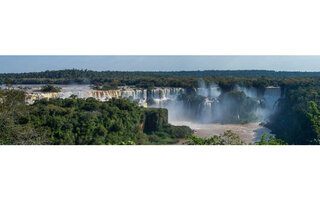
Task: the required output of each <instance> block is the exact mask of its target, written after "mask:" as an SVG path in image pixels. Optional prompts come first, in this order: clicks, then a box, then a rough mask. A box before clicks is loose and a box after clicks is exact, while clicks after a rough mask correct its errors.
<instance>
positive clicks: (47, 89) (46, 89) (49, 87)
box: [40, 85, 61, 93]
mask: <svg viewBox="0 0 320 200" xmlns="http://www.w3.org/2000/svg"><path fill="white" fill-rule="evenodd" d="M40 91H41V92H43V93H50V92H61V88H59V87H55V86H53V85H45V86H43V87H42V88H41V89H40Z"/></svg>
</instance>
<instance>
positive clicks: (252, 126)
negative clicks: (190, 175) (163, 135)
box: [170, 121, 270, 144]
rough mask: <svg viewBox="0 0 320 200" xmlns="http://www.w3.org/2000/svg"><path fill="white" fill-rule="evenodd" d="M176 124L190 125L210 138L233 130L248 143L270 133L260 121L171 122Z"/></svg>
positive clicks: (196, 131) (195, 132)
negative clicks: (244, 122)
mask: <svg viewBox="0 0 320 200" xmlns="http://www.w3.org/2000/svg"><path fill="white" fill-rule="evenodd" d="M170 123H171V124H173V125H176V126H182V125H184V126H189V127H190V128H191V129H192V130H194V134H195V135H197V136H199V137H202V138H208V137H211V136H214V135H222V134H223V133H224V132H225V131H227V130H231V131H232V132H234V133H236V134H237V135H239V136H240V138H241V140H242V141H244V142H246V143H254V142H257V141H259V140H260V139H261V136H262V135H263V134H264V133H270V130H269V129H268V128H266V127H263V126H262V125H260V123H259V122H254V123H247V124H217V123H213V124H199V123H193V122H188V121H172V122H170ZM181 143H183V142H180V144H181Z"/></svg>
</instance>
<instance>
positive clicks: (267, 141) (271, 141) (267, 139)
mask: <svg viewBox="0 0 320 200" xmlns="http://www.w3.org/2000/svg"><path fill="white" fill-rule="evenodd" d="M255 144H256V145H286V144H287V143H285V142H284V141H283V140H281V139H277V138H275V137H274V136H272V135H269V134H268V133H264V134H263V136H262V137H261V140H260V141H259V142H256V143H255Z"/></svg>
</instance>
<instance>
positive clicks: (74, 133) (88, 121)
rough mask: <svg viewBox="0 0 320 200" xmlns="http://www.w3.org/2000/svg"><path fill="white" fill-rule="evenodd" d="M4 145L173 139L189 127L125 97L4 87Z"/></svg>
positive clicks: (0, 122) (0, 140) (0, 111)
mask: <svg viewBox="0 0 320 200" xmlns="http://www.w3.org/2000/svg"><path fill="white" fill-rule="evenodd" d="M0 100H1V101H0V144H65V145H66V144H76V145H81V144H82V145H83V144H173V143H176V142H178V139H179V138H184V137H185V136H186V135H188V134H191V133H192V131H191V129H190V128H188V127H185V126H172V125H170V124H168V112H167V110H166V109H153V108H142V107H139V106H138V105H137V104H136V103H134V102H131V101H129V100H127V99H112V100H110V101H107V102H100V101H97V100H95V99H93V98H88V99H79V98H76V97H74V96H73V97H71V98H68V99H50V100H46V99H42V100H40V101H37V102H35V103H34V104H32V105H27V104H26V103H25V98H24V92H23V91H18V90H13V89H5V90H0Z"/></svg>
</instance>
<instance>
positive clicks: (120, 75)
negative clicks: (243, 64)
mask: <svg viewBox="0 0 320 200" xmlns="http://www.w3.org/2000/svg"><path fill="white" fill-rule="evenodd" d="M199 79H202V80H204V82H205V83H207V84H210V83H212V82H214V83H216V84H218V85H219V86H220V87H221V88H222V89H225V90H229V89H230V88H232V87H233V86H234V85H243V86H248V87H256V88H263V87H265V86H270V85H272V86H283V85H287V84H292V83H294V82H300V83H301V82H306V83H310V82H319V80H320V72H285V71H282V72H276V71H268V70H205V71H172V72H141V71H136V72H125V71H103V72H97V71H91V70H77V69H69V70H59V71H45V72H31V73H9V74H0V83H1V84H74V83H75V84H93V85H94V86H95V88H97V89H113V88H116V87H118V86H125V85H129V86H136V87H141V88H152V87H183V88H188V87H198V86H199Z"/></svg>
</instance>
